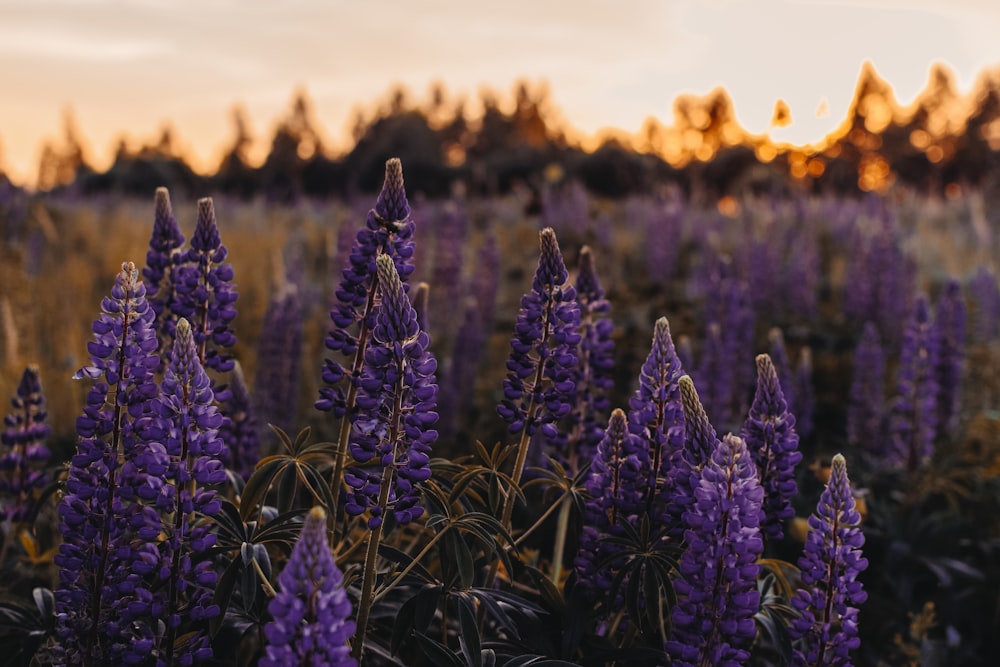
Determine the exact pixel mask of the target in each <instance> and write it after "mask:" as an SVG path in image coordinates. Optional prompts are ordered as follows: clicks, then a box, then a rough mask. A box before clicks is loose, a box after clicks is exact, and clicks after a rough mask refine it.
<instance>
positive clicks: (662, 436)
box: [629, 317, 687, 526]
mask: <svg viewBox="0 0 1000 667" xmlns="http://www.w3.org/2000/svg"><path fill="white" fill-rule="evenodd" d="M683 375H684V368H683V367H682V366H681V362H680V359H679V358H678V356H677V353H676V351H675V349H674V341H673V339H672V338H671V337H670V323H669V322H668V321H667V318H665V317H661V318H660V319H658V320H657V321H656V324H655V325H654V327H653V343H652V345H651V347H650V350H649V354H648V355H647V356H646V361H645V362H644V363H643V364H642V369H641V370H640V371H639V388H638V389H637V390H636V392H635V396H633V397H632V398H631V399H630V400H629V408H630V412H629V429H630V430H631V431H632V433H634V434H636V435H637V436H639V437H640V438H641V439H642V441H643V443H644V445H645V447H646V449H647V451H648V454H647V456H646V460H647V461H648V467H647V469H646V471H645V472H646V475H647V482H646V491H645V494H646V502H647V505H648V506H650V507H652V505H653V503H655V502H659V501H660V500H666V501H667V508H666V511H667V512H668V514H669V516H670V519H668V521H669V522H670V523H671V524H672V525H675V526H679V521H680V518H681V512H682V510H683V508H678V507H675V506H674V505H673V504H672V503H670V499H671V498H672V497H673V496H674V490H675V486H676V483H677V480H676V479H675V476H676V471H677V470H678V465H680V464H681V463H682V462H681V461H679V460H678V457H679V456H680V455H681V450H682V449H683V448H684V414H683V411H682V409H681V397H680V388H679V386H678V380H680V378H681V376H683ZM681 470H682V472H683V474H685V475H686V474H687V469H686V468H681Z"/></svg>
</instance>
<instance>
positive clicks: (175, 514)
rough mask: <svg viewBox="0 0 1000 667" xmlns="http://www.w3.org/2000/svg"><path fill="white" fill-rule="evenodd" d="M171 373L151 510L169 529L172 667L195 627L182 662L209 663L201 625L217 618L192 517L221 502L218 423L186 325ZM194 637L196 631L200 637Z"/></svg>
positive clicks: (164, 577) (201, 535)
mask: <svg viewBox="0 0 1000 667" xmlns="http://www.w3.org/2000/svg"><path fill="white" fill-rule="evenodd" d="M175 331H176V338H175V340H174V346H173V349H172V354H171V359H170V365H169V366H167V371H166V374H165V376H164V378H163V385H162V388H161V393H160V399H159V402H158V409H157V412H158V414H159V417H160V422H159V424H158V426H159V429H160V433H159V434H158V435H159V440H160V441H161V442H162V443H163V446H164V448H165V451H166V455H167V456H168V457H169V459H168V462H167V466H166V470H163V472H162V474H163V478H164V480H166V481H169V482H170V483H168V484H165V485H164V486H163V487H162V492H161V493H160V495H159V496H158V497H157V498H156V505H157V507H158V508H159V509H160V511H161V512H163V513H164V514H169V515H172V525H171V526H170V527H169V529H168V530H167V535H168V537H167V539H166V540H165V541H164V543H163V545H162V547H163V550H162V554H163V562H162V564H161V566H160V571H159V577H160V579H161V581H162V582H163V584H164V587H165V590H164V592H165V593H166V598H165V599H164V600H162V605H163V606H162V609H163V616H162V617H163V621H164V623H165V624H166V636H165V638H164V640H163V645H162V648H161V651H162V652H163V653H161V657H163V658H164V663H165V664H168V665H169V664H172V663H171V659H172V658H173V655H174V639H175V638H176V637H177V636H178V631H179V628H180V627H181V624H182V623H183V622H184V621H185V620H190V621H191V622H192V623H193V624H194V629H192V630H191V631H190V636H189V638H188V640H187V641H186V643H185V649H184V650H185V654H186V655H185V656H181V657H179V659H180V660H181V661H182V662H184V661H185V660H188V661H190V660H194V661H201V660H206V659H209V658H211V656H212V649H211V647H210V646H209V644H208V635H207V634H206V633H205V632H204V629H203V628H200V625H201V624H202V623H203V622H204V621H207V620H209V619H211V618H213V617H214V616H217V615H218V614H219V607H218V606H217V605H213V604H212V588H213V587H214V585H215V583H216V579H217V576H216V573H215V571H214V570H213V569H212V563H211V560H209V559H207V558H206V556H207V554H208V550H209V549H210V548H211V547H212V546H214V544H215V538H216V536H215V535H214V534H213V533H211V532H210V530H209V526H208V524H205V523H198V522H196V521H195V516H194V515H195V513H196V512H197V513H198V514H201V515H205V516H209V517H210V516H213V515H215V514H216V513H218V511H219V507H220V501H219V499H218V498H217V497H216V493H215V491H214V490H212V489H211V488H210V487H213V486H216V485H218V484H221V483H223V482H225V481H226V471H225V468H224V467H223V465H222V461H221V460H220V457H221V456H222V453H223V443H222V438H221V437H220V436H219V427H220V426H222V422H223V419H222V415H220V414H219V412H218V410H217V409H216V408H215V405H214V400H215V396H214V393H213V391H212V383H211V381H210V380H209V378H208V375H207V374H206V373H205V368H204V367H203V366H202V364H201V360H200V359H199V358H198V350H197V347H196V344H195V338H194V330H193V329H192V327H191V325H190V324H188V321H187V320H186V319H184V318H181V319H180V320H178V321H177V327H176V330H175ZM199 630H200V631H199Z"/></svg>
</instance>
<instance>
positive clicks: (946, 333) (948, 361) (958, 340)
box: [934, 280, 966, 435]
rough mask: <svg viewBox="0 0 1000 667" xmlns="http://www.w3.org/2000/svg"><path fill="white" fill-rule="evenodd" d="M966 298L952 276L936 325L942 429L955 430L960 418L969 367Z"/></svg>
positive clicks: (937, 313)
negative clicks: (966, 360)
mask: <svg viewBox="0 0 1000 667" xmlns="http://www.w3.org/2000/svg"><path fill="white" fill-rule="evenodd" d="M965 320H966V312H965V299H964V298H963V297H962V286H961V285H959V284H958V281H957V280H949V281H948V284H947V285H946V286H945V289H944V293H943V294H942V295H941V298H940V300H939V301H938V304H937V311H936V316H935V321H934V323H935V326H936V328H937V336H938V342H939V344H940V348H939V356H938V368H937V381H938V391H939V393H938V432H939V433H940V434H941V435H948V434H950V433H952V432H953V431H954V429H955V426H956V424H957V421H958V414H959V410H960V408H961V398H962V372H963V370H964V367H965V324H966V322H965Z"/></svg>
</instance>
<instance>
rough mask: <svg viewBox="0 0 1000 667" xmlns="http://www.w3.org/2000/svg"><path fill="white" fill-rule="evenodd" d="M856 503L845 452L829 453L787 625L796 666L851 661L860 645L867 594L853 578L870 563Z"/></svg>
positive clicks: (817, 665) (810, 523)
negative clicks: (826, 474)
mask: <svg viewBox="0 0 1000 667" xmlns="http://www.w3.org/2000/svg"><path fill="white" fill-rule="evenodd" d="M860 524H861V515H860V514H859V513H858V511H857V509H856V508H855V503H854V497H853V496H852V495H851V483H850V480H848V478H847V464H846V462H845V461H844V457H843V456H841V455H840V454H837V455H836V456H834V457H833V468H832V469H831V471H830V481H829V482H828V483H827V485H826V489H825V490H824V491H823V494H822V495H821V496H820V499H819V504H818V505H817V507H816V513H815V514H813V515H812V516H810V517H809V528H810V530H809V535H808V536H807V537H806V545H805V550H804V551H803V553H802V558H800V559H799V570H801V572H802V588H800V589H799V590H798V592H797V593H796V595H795V597H793V598H792V606H794V607H795V608H796V609H797V610H798V611H799V613H800V614H801V616H800V617H799V618H797V619H795V620H794V621H792V625H791V627H790V628H789V634H790V635H791V636H792V639H793V640H798V647H797V648H796V649H795V656H794V659H793V661H792V664H793V665H796V667H805V666H807V665H808V666H809V667H823V666H826V665H831V666H832V665H838V666H845V667H850V665H851V657H850V652H851V651H852V650H854V649H856V648H858V646H859V645H860V643H861V642H860V640H859V639H858V607H859V606H860V605H861V604H862V603H863V602H864V601H865V599H866V598H867V597H868V596H867V594H866V593H865V592H864V590H863V589H862V586H861V582H860V581H858V580H857V578H858V575H859V574H860V573H861V572H863V571H864V570H865V568H866V567H868V561H867V560H865V558H863V557H862V555H861V547H862V546H864V543H865V536H864V533H862V532H861V528H860Z"/></svg>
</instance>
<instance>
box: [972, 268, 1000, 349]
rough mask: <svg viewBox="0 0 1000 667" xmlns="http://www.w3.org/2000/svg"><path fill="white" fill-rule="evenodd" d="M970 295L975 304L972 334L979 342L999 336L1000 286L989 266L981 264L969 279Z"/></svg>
mask: <svg viewBox="0 0 1000 667" xmlns="http://www.w3.org/2000/svg"><path fill="white" fill-rule="evenodd" d="M968 290H969V296H970V297H971V298H972V303H973V304H975V310H974V311H973V320H972V322H973V324H972V336H973V340H975V341H976V342H979V343H986V342H989V341H991V340H993V339H994V338H996V337H997V331H998V330H1000V287H998V286H997V278H996V276H995V275H994V274H993V272H992V271H990V270H989V269H988V268H986V267H984V266H981V267H979V269H978V270H977V271H976V273H975V274H974V275H973V276H972V278H971V279H970V280H969V285H968Z"/></svg>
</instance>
